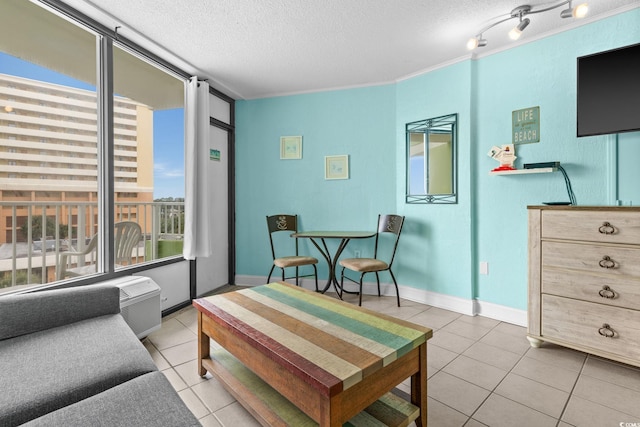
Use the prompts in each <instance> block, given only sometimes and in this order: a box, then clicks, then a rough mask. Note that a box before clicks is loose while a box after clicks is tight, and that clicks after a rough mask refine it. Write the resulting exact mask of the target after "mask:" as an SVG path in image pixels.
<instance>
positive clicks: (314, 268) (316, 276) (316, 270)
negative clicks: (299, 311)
mask: <svg viewBox="0 0 640 427" xmlns="http://www.w3.org/2000/svg"><path fill="white" fill-rule="evenodd" d="M312 265H313V275H314V276H315V278H316V292H318V291H319V289H318V268H317V267H316V265H315V264H312Z"/></svg>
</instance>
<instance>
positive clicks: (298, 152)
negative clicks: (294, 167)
mask: <svg viewBox="0 0 640 427" xmlns="http://www.w3.org/2000/svg"><path fill="white" fill-rule="evenodd" d="M301 158H302V136H281V137H280V159H284V160H297V159H301Z"/></svg>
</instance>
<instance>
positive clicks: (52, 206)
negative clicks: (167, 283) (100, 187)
mask: <svg viewBox="0 0 640 427" xmlns="http://www.w3.org/2000/svg"><path fill="white" fill-rule="evenodd" d="M97 215H98V205H97V203H96V202H0V227H2V230H1V231H2V234H1V235H0V293H2V292H3V291H7V290H12V289H15V288H16V287H22V286H33V285H37V284H46V283H50V282H53V281H55V280H56V277H57V274H56V273H57V270H58V269H59V266H58V262H59V259H60V254H61V253H62V252H65V251H76V250H79V249H81V248H84V247H85V246H86V244H87V243H88V242H89V240H90V239H91V237H92V236H94V235H95V234H96V233H97V230H98V216H97ZM120 221H134V222H136V223H138V225H140V228H141V230H142V237H141V239H140V241H139V242H138V245H136V246H135V247H134V249H133V251H132V253H131V261H130V262H129V263H128V264H129V265H131V264H139V263H144V262H149V261H153V260H157V259H161V258H166V257H170V256H175V255H179V254H181V253H182V238H183V231H184V202H129V203H127V202H118V203H116V205H115V222H120ZM98 248H99V245H98ZM93 262H95V253H94V254H93V255H92V256H87V257H86V258H83V259H80V260H79V261H77V263H78V265H79V266H80V265H84V264H90V263H93Z"/></svg>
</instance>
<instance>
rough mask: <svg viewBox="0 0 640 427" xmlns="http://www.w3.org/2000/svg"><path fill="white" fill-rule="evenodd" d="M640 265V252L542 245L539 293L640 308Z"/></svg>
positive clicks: (560, 244) (564, 244)
mask: <svg viewBox="0 0 640 427" xmlns="http://www.w3.org/2000/svg"><path fill="white" fill-rule="evenodd" d="M605 257H608V259H605ZM639 261H640V248H637V249H636V248H631V247H621V246H612V245H609V246H607V245H581V244H577V243H564V242H542V273H541V281H542V292H543V293H546V294H553V295H559V296H565V297H569V298H576V299H581V300H586V301H592V302H597V303H602V304H607V305H612V306H616V307H628V308H640V262H639ZM601 264H602V265H601ZM607 267H610V268H607Z"/></svg>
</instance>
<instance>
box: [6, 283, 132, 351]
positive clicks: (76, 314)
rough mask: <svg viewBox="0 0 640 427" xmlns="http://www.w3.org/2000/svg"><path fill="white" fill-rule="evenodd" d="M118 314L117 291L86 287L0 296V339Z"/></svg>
mask: <svg viewBox="0 0 640 427" xmlns="http://www.w3.org/2000/svg"><path fill="white" fill-rule="evenodd" d="M117 313H120V289H119V288H118V287H116V286H113V285H102V284H99V285H87V286H76V287H73V288H67V289H56V290H49V291H37V292H31V293H26V294H16V295H5V296H2V297H0V340H4V339H8V338H13V337H17V336H20V335H25V334H30V333H32V332H37V331H41V330H43V329H49V328H55V327H57V326H62V325H66V324H68V323H73V322H78V321H80V320H84V319H89V318H91V317H97V316H104V315H106V314H117Z"/></svg>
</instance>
